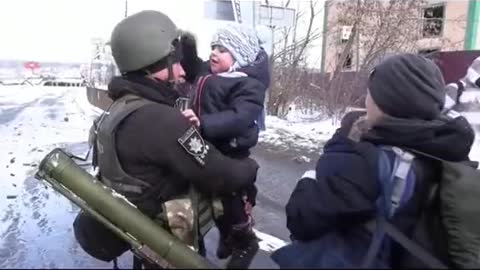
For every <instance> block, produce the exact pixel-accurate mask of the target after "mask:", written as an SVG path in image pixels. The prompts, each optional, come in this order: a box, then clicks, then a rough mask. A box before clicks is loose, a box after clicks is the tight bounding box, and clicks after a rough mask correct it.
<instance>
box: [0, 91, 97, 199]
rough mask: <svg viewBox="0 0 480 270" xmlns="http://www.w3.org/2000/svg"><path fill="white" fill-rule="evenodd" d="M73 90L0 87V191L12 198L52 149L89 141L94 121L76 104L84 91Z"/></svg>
mask: <svg viewBox="0 0 480 270" xmlns="http://www.w3.org/2000/svg"><path fill="white" fill-rule="evenodd" d="M73 89H75V90H72V88H63V87H31V86H13V87H12V86H9V87H0V103H1V104H2V107H1V111H0V123H1V124H2V125H0V134H2V137H3V139H2V141H3V142H2V151H1V152H0V166H4V167H3V169H2V170H0V177H1V179H2V181H0V188H3V189H8V190H10V192H9V194H11V195H12V196H14V195H16V193H18V191H20V190H21V188H20V187H19V188H16V186H19V185H21V183H22V182H23V180H24V179H25V178H26V177H27V176H28V175H29V174H30V173H31V172H32V171H33V170H35V168H36V166H37V165H38V163H39V162H40V160H41V159H42V158H43V157H44V156H45V155H46V154H47V153H48V152H49V151H51V150H52V149H53V148H55V147H58V146H62V145H65V144H66V143H78V142H82V141H86V140H87V139H88V128H89V126H90V125H91V123H92V118H91V117H90V116H89V114H85V113H83V112H81V111H80V110H79V109H78V105H77V102H76V98H77V97H76V95H77V93H79V92H83V93H85V88H73ZM58 99H61V100H62V102H60V103H59V102H58ZM90 115H91V114H90Z"/></svg>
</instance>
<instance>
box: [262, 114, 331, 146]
mask: <svg viewBox="0 0 480 270" xmlns="http://www.w3.org/2000/svg"><path fill="white" fill-rule="evenodd" d="M319 119H321V118H320V117H319V115H318V114H313V115H302V114H301V113H299V112H296V111H293V112H291V113H290V114H289V115H287V117H286V119H280V118H278V117H275V116H270V115H268V116H267V117H266V127H267V128H266V130H265V131H262V132H261V133H260V138H259V142H260V143H263V144H267V145H271V146H275V147H278V148H283V149H285V150H287V149H298V150H303V151H308V152H309V153H312V152H317V153H318V152H319V151H320V150H321V149H322V146H323V144H324V142H325V141H327V140H328V139H329V138H330V137H331V136H332V135H333V133H334V132H335V130H336V129H337V128H338V126H339V124H338V123H334V122H333V121H332V120H331V119H324V120H319Z"/></svg>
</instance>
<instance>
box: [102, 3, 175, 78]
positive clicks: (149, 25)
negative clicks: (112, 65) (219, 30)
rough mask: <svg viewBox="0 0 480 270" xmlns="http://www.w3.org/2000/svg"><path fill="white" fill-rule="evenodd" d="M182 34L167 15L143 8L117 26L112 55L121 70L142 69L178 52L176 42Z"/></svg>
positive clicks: (113, 38)
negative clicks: (175, 46)
mask: <svg viewBox="0 0 480 270" xmlns="http://www.w3.org/2000/svg"><path fill="white" fill-rule="evenodd" d="M179 35H180V31H179V30H178V29H177V26H176V25H175V24H174V23H173V21H172V20H171V19H170V18H169V17H168V16H167V15H165V14H163V13H161V12H158V11H154V10H146V11H141V12H138V13H136V14H133V15H131V16H129V17H127V18H125V19H123V20H122V21H121V22H120V23H118V24H117V26H115V28H114V29H113V32H112V36H111V39H110V43H111V44H110V46H111V48H112V55H113V58H114V59H115V62H116V64H117V66H118V69H119V70H120V72H122V73H125V72H130V71H136V70H140V69H143V68H145V67H148V66H150V65H152V64H154V63H156V62H158V61H160V60H162V59H163V58H165V57H166V56H168V55H170V54H171V53H172V52H174V51H175V48H174V46H173V44H172V42H173V41H174V40H175V39H177V38H178V37H179Z"/></svg>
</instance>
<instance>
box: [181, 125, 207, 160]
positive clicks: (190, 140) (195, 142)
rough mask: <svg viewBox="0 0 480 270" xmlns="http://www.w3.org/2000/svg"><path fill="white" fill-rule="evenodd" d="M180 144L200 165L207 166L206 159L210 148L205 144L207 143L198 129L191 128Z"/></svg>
mask: <svg viewBox="0 0 480 270" xmlns="http://www.w3.org/2000/svg"><path fill="white" fill-rule="evenodd" d="M178 142H179V143H180V145H181V146H182V147H183V149H185V151H187V153H188V154H189V155H191V156H193V157H194V158H195V160H196V161H197V162H198V163H200V165H202V166H205V157H206V156H207V154H208V150H209V147H208V145H206V144H205V141H204V140H203V138H202V136H200V133H199V132H198V130H197V129H196V128H194V127H190V128H189V129H188V130H187V132H185V134H183V136H182V137H181V138H179V139H178Z"/></svg>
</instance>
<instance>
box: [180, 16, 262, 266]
mask: <svg viewBox="0 0 480 270" xmlns="http://www.w3.org/2000/svg"><path fill="white" fill-rule="evenodd" d="M211 45H212V52H211V55H210V61H209V62H207V63H206V64H207V66H206V67H204V68H203V69H204V72H203V74H201V76H199V77H198V78H197V79H196V89H195V93H194V97H193V99H192V109H191V110H186V111H184V115H185V116H186V117H187V118H188V119H189V120H190V121H191V122H192V123H194V124H195V125H196V126H197V127H198V128H199V130H200V131H201V133H202V135H203V136H204V138H205V139H206V140H207V141H209V142H211V143H212V144H213V145H215V146H216V147H217V148H218V149H219V150H220V151H221V152H222V153H224V154H225V155H227V156H230V157H233V158H238V159H243V158H248V157H249V156H250V148H252V147H254V146H255V145H256V144H257V142H258V132H259V128H258V125H257V121H256V120H257V119H258V118H259V116H260V115H261V113H262V111H263V104H264V98H265V91H266V89H267V88H268V85H269V80H270V75H269V66H268V56H267V54H266V53H265V51H264V50H263V49H262V48H261V46H260V43H259V40H258V37H257V35H256V33H255V31H254V30H253V29H250V28H247V27H245V26H243V25H240V24H230V25H228V26H227V27H225V28H221V29H219V30H218V31H217V33H216V34H215V35H214V37H213V40H212V43H211ZM255 195H256V188H255V187H254V186H252V187H246V189H245V190H243V191H239V192H236V193H234V194H232V195H231V196H226V197H223V198H222V202H223V207H224V216H223V217H222V218H221V219H219V220H217V227H218V228H219V231H220V243H219V248H218V250H217V256H218V257H219V258H221V259H224V258H227V257H228V256H230V255H232V258H231V260H230V261H229V263H228V265H227V267H228V268H247V267H248V265H249V264H250V262H251V260H252V259H253V257H254V255H255V254H256V252H257V250H258V243H257V238H256V236H255V233H254V232H253V230H252V225H253V224H252V223H253V221H252V218H251V216H250V212H251V207H252V206H253V205H254V200H255Z"/></svg>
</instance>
